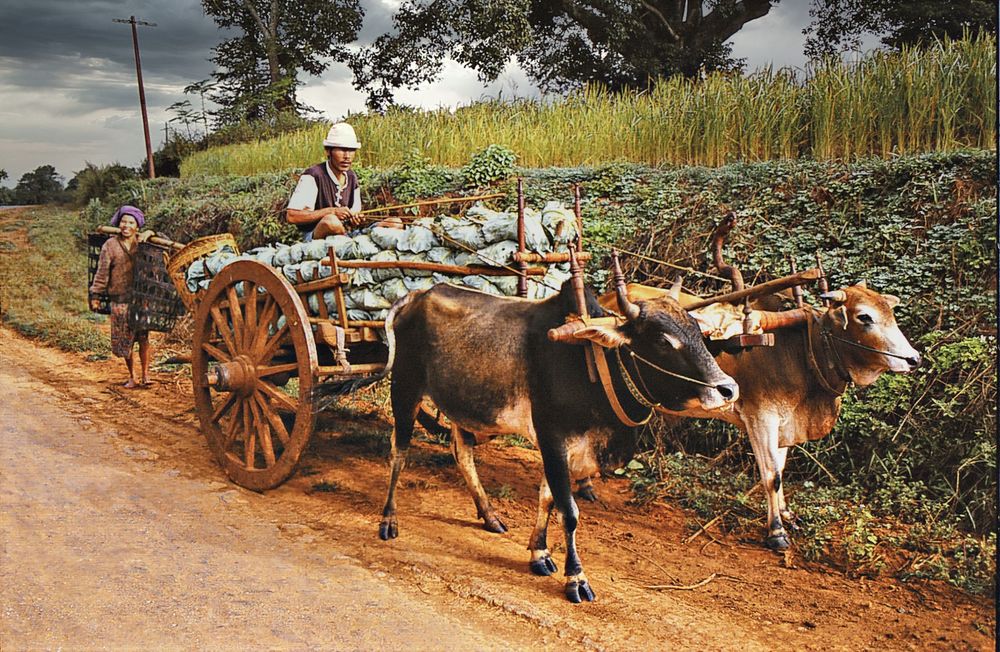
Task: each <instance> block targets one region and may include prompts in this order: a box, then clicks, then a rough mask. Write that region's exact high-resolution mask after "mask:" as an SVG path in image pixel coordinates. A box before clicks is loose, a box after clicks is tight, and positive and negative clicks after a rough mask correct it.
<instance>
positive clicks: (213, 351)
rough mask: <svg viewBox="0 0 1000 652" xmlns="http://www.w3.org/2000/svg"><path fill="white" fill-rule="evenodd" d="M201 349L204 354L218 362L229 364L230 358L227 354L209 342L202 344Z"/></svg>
mask: <svg viewBox="0 0 1000 652" xmlns="http://www.w3.org/2000/svg"><path fill="white" fill-rule="evenodd" d="M201 348H202V350H203V351H204V352H205V353H207V354H209V355H210V356H212V357H213V358H214V359H216V360H218V361H219V362H229V361H230V360H232V357H231V356H230V355H229V354H227V353H226V352H225V351H223V350H222V349H220V348H218V347H217V346H215V345H214V344H210V343H209V342H203V343H202V345H201Z"/></svg>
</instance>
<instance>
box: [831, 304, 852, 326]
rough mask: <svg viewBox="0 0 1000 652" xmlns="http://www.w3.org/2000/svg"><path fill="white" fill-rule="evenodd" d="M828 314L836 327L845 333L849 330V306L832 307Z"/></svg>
mask: <svg viewBox="0 0 1000 652" xmlns="http://www.w3.org/2000/svg"><path fill="white" fill-rule="evenodd" d="M827 314H828V315H830V320H831V321H832V322H833V325H834V326H839V327H840V328H841V329H843V330H845V331H846V330H847V306H843V305H841V306H830V310H829V312H828V313H827Z"/></svg>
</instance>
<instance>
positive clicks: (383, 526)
mask: <svg viewBox="0 0 1000 652" xmlns="http://www.w3.org/2000/svg"><path fill="white" fill-rule="evenodd" d="M398 536H399V526H398V525H396V519H392V520H391V521H382V522H381V523H379V526H378V538H379V539H382V540H383V541H388V540H389V539H395V538H396V537H398Z"/></svg>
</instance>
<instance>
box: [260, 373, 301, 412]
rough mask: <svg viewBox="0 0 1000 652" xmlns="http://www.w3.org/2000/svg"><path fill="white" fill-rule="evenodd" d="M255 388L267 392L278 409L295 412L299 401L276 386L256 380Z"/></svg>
mask: <svg viewBox="0 0 1000 652" xmlns="http://www.w3.org/2000/svg"><path fill="white" fill-rule="evenodd" d="M257 389H258V390H260V391H261V392H263V393H264V394H267V396H268V397H269V398H270V399H271V401H272V402H273V403H274V404H275V406H276V407H277V408H278V409H279V410H285V411H286V412H297V411H298V409H299V402H298V401H296V400H295V399H294V398H292V397H291V396H289V395H288V394H285V393H284V392H282V391H281V390H280V389H278V388H276V387H275V386H274V385H272V384H271V383H268V382H265V381H263V380H258V381H257Z"/></svg>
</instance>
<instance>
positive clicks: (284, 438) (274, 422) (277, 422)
mask: <svg viewBox="0 0 1000 652" xmlns="http://www.w3.org/2000/svg"><path fill="white" fill-rule="evenodd" d="M254 397H255V398H256V399H257V405H258V406H259V407H260V411H261V412H262V413H263V414H264V418H265V419H267V422H268V423H270V424H271V428H272V429H274V433H275V434H276V435H278V441H280V442H281V444H282V445H283V446H287V445H288V441H289V436H288V430H287V429H285V424H284V423H282V421H281V418H280V417H278V415H277V414H275V412H274V410H272V409H271V405H270V404H269V403H268V402H267V401H266V400H265V399H264V397H263V396H262V395H261V393H260V392H254Z"/></svg>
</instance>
